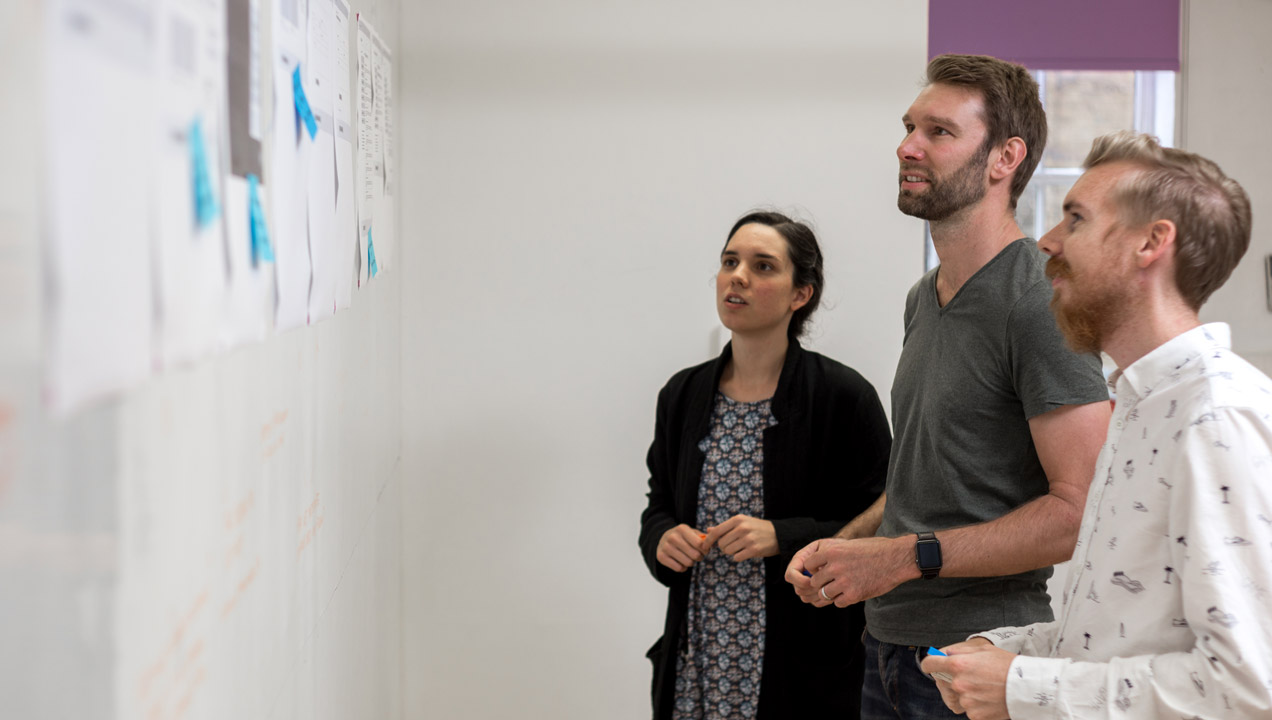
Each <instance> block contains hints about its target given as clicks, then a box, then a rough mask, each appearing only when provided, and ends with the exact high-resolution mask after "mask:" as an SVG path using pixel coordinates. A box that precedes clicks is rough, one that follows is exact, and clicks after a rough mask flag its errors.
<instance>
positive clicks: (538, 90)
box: [399, 0, 926, 719]
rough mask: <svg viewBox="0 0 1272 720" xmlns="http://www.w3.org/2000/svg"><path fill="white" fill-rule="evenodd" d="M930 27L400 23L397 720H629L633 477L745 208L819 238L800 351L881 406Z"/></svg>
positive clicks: (852, 13) (723, 20) (885, 15)
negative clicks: (875, 392) (908, 152)
mask: <svg viewBox="0 0 1272 720" xmlns="http://www.w3.org/2000/svg"><path fill="white" fill-rule="evenodd" d="M925 28H926V3H920V2H906V3H867V2H843V1H842V0H837V1H831V0H818V1H810V2H803V3H798V4H792V3H771V2H760V1H759V0H732V1H726V0H707V1H700V2H694V3H675V2H665V1H664V2H644V3H618V2H585V1H583V0H574V1H571V0H553V1H550V2H540V3H533V4H514V3H500V4H496V3H491V2H472V1H471V0H468V1H461V0H451V1H434V2H428V3H403V9H402V45H401V47H402V51H401V53H400V54H399V60H400V62H401V68H400V70H401V79H402V92H401V94H400V95H399V97H400V98H402V103H403V106H402V120H403V122H402V126H401V127H402V133H401V136H402V145H401V147H402V167H403V176H402V196H403V197H406V198H412V201H411V202H410V203H406V207H404V208H403V210H402V223H403V224H402V228H403V237H404V238H405V240H404V242H403V243H402V273H403V275H404V277H407V278H409V281H408V282H404V284H403V313H402V317H403V323H404V325H403V344H402V367H403V380H404V382H403V475H404V487H403V495H402V502H403V506H402V512H403V517H404V523H403V535H404V541H405V550H404V557H403V562H404V565H405V577H404V581H403V582H404V586H403V591H404V596H403V604H404V612H405V613H406V617H405V629H406V634H405V643H406V684H405V685H406V693H407V695H406V701H405V702H406V710H407V715H408V716H409V717H412V718H450V717H463V718H505V717H523V718H535V717H543V718H589V719H590V718H643V717H647V716H648V707H649V694H648V688H649V682H650V668H649V664H648V662H647V661H646V660H645V659H644V657H643V655H644V651H645V649H646V648H647V647H648V646H649V645H650V644H651V643H652V642H653V641H654V639H655V638H656V637H657V636H658V635H659V633H660V632H661V625H662V614H663V611H664V608H665V604H664V603H665V594H664V592H663V590H662V588H661V586H659V585H658V584H657V583H656V582H655V581H654V580H653V579H652V578H651V577H650V576H649V574H648V572H647V570H646V569H645V568H644V565H643V564H642V562H641V560H640V556H639V552H638V550H637V547H636V535H637V530H638V516H639V514H640V511H641V510H642V509H643V507H644V492H645V489H646V479H647V476H646V474H645V469H644V453H645V450H646V449H647V447H648V443H649V441H650V439H651V436H652V431H653V412H654V401H655V396H656V393H657V391H658V389H659V387H661V385H662V383H663V382H664V381H665V380H666V379H667V377H668V376H670V375H671V374H672V373H673V372H674V371H675V370H677V369H679V368H681V367H684V366H686V365H689V364H692V363H697V362H701V361H703V360H706V359H708V357H709V356H710V355H711V354H712V353H713V352H714V350H715V346H714V343H715V342H716V341H717V340H713V337H712V333H713V329H714V328H716V327H717V326H718V323H717V320H716V318H715V312H714V303H713V290H712V285H711V277H712V274H713V271H714V269H715V267H716V263H717V258H718V254H719V251H720V249H721V247H722V246H723V243H724V240H725V238H724V234H725V233H726V232H727V231H728V228H729V227H730V225H731V224H732V222H733V220H734V219H736V218H737V217H738V216H739V215H740V214H741V213H743V212H744V211H746V210H748V209H750V208H752V207H754V206H756V205H764V204H775V205H777V206H778V207H782V208H793V209H794V210H795V211H796V212H799V213H800V214H802V215H805V216H806V217H811V218H812V219H813V220H814V221H815V222H816V225H817V228H818V229H819V231H820V235H821V238H822V240H823V244H824V246H825V251H826V255H827V257H828V271H827V276H828V283H829V286H828V292H827V297H826V304H825V305H824V306H823V310H822V311H821V313H820V314H819V317H820V321H819V323H818V325H817V328H816V329H815V331H814V332H815V334H814V338H813V342H812V344H813V345H814V346H815V347H817V348H819V349H821V350H823V351H825V352H827V353H829V354H830V355H832V356H834V357H837V358H839V359H841V360H842V361H844V362H846V363H848V364H850V365H853V366H856V367H857V368H858V369H859V370H860V371H861V372H862V373H863V374H864V375H865V376H866V377H867V378H868V379H870V380H871V381H872V382H873V383H874V384H875V386H876V387H877V388H880V389H881V390H882V392H883V393H884V397H885V403H886V402H887V400H886V393H887V388H889V387H890V385H891V379H892V373H893V368H894V365H895V362H896V357H897V355H898V353H899V350H900V345H901V313H902V304H903V301H904V294H905V291H906V289H907V288H908V287H909V285H910V284H911V283H912V282H913V281H914V280H915V279H916V278H917V276H918V275H919V274H920V273H921V271H922V262H923V259H922V258H923V255H922V226H921V224H920V223H919V222H918V221H916V220H913V219H911V218H907V217H904V216H902V215H901V214H900V213H899V212H898V211H897V210H896V205H895V202H896V200H895V198H896V192H897V191H896V181H895V173H896V158H895V155H894V149H895V147H896V144H897V143H898V142H899V140H900V139H901V137H902V134H903V130H902V128H901V123H900V116H901V114H902V113H903V112H904V111H905V109H906V107H908V105H909V103H910V102H911V101H912V100H913V98H914V95H915V94H916V93H917V91H918V87H919V85H918V84H919V80H920V78H921V76H922V71H923V67H924V63H925V46H926V29H925Z"/></svg>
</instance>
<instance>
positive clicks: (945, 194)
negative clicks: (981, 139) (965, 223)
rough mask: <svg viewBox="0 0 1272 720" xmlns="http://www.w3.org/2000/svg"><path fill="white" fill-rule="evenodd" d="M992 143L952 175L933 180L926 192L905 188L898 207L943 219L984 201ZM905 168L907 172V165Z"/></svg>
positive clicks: (923, 216) (921, 216)
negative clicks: (914, 193) (987, 160)
mask: <svg viewBox="0 0 1272 720" xmlns="http://www.w3.org/2000/svg"><path fill="white" fill-rule="evenodd" d="M988 157H989V146H984V147H982V148H981V149H980V152H978V153H976V155H974V156H973V157H972V158H971V159H970V160H968V161H967V162H966V163H964V164H963V166H962V167H960V168H959V169H958V170H955V171H954V174H952V175H950V176H949V177H948V178H944V179H938V178H932V179H931V180H929V184H930V185H931V187H929V188H928V192H926V193H923V194H922V195H910V194H908V193H909V191H907V190H902V191H900V192H899V193H898V194H897V208H899V209H900V210H901V212H903V213H905V214H906V215H910V216H912V217H916V218H919V219H921V220H927V221H928V222H939V221H941V220H944V219H946V218H948V217H949V216H951V215H953V214H954V213H956V212H958V211H959V210H962V209H963V208H965V207H967V206H969V205H974V204H975V203H978V202H980V200H981V198H983V197H985V192H986V190H987V188H986V187H985V160H986V159H987V158H988ZM902 172H905V171H904V169H903V170H902Z"/></svg>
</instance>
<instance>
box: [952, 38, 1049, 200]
mask: <svg viewBox="0 0 1272 720" xmlns="http://www.w3.org/2000/svg"><path fill="white" fill-rule="evenodd" d="M927 84H928V85H936V84H941V85H954V86H958V87H965V88H971V89H973V90H977V91H979V92H980V94H981V99H982V100H983V102H984V104H985V116H984V117H983V118H982V120H984V122H985V127H986V129H987V130H988V133H987V135H986V136H985V144H984V145H983V146H982V147H981V150H982V152H985V153H988V152H989V149H990V148H992V147H994V146H995V145H1000V144H1002V143H1005V142H1007V140H1008V139H1010V138H1013V137H1018V138H1020V139H1021V140H1024V141H1025V150H1026V152H1025V159H1024V160H1023V161H1021V163H1020V166H1019V167H1017V168H1016V174H1015V175H1014V176H1013V177H1012V179H1011V200H1010V202H1009V207H1010V208H1011V209H1012V210H1015V209H1016V200H1017V199H1019V198H1020V194H1021V193H1022V192H1024V190H1025V186H1026V185H1028V184H1029V179H1030V178H1032V177H1033V173H1034V169H1035V168H1037V167H1038V161H1039V160H1040V159H1041V158H1042V151H1043V150H1045V149H1046V147H1047V113H1046V111H1044V110H1043V109H1042V100H1041V99H1040V98H1039V96H1038V83H1037V82H1036V81H1035V80H1034V79H1033V76H1032V75H1030V74H1029V71H1028V70H1026V69H1025V68H1023V67H1021V66H1019V65H1017V64H1015V63H1010V62H1007V61H1006V60H999V59H998V58H995V57H990V56H988V55H937V56H936V57H934V58H932V60H931V61H930V62H929V63H928V66H927Z"/></svg>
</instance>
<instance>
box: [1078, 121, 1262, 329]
mask: <svg viewBox="0 0 1272 720" xmlns="http://www.w3.org/2000/svg"><path fill="white" fill-rule="evenodd" d="M1111 162H1128V163H1131V164H1134V165H1138V166H1139V167H1140V168H1141V171H1140V172H1138V173H1135V174H1133V175H1131V176H1129V177H1126V178H1124V179H1123V180H1122V181H1121V182H1120V183H1118V186H1117V188H1116V189H1115V190H1114V191H1113V202H1114V203H1115V204H1116V206H1117V207H1118V210H1119V215H1120V217H1121V219H1122V221H1123V222H1125V223H1127V224H1128V225H1132V226H1140V225H1145V224H1147V223H1150V222H1153V221H1155V220H1170V221H1171V222H1173V223H1174V224H1175V286H1176V287H1177V288H1178V290H1179V293H1180V295H1182V296H1183V298H1184V301H1185V302H1187V303H1188V305H1189V306H1190V307H1192V309H1193V310H1198V309H1200V308H1201V306H1202V304H1203V303H1205V302H1206V300H1208V299H1209V298H1210V295H1211V294H1212V293H1214V291H1215V290H1218V289H1219V287H1220V286H1222V285H1223V284H1224V282H1226V281H1227V280H1228V277H1229V276H1230V275H1232V271H1233V269H1234V268H1236V266H1237V263H1239V262H1240V261H1241V257H1242V256H1243V255H1245V252H1246V249H1247V248H1249V247H1250V224H1251V214H1250V198H1249V197H1248V196H1247V195H1246V192H1245V190H1243V189H1242V188H1241V185H1239V184H1238V183H1237V181H1236V180H1233V179H1232V178H1230V177H1228V176H1227V175H1225V174H1224V173H1223V170H1221V169H1220V168H1219V166H1218V165H1217V164H1215V163H1214V162H1213V161H1211V160H1207V159H1206V158H1204V157H1202V156H1200V155H1197V154H1196V153H1190V152H1186V151H1184V150H1178V149H1176V148H1167V147H1162V146H1161V144H1160V143H1158V141H1157V138H1155V137H1153V136H1151V135H1144V134H1140V133H1133V132H1130V131H1125V130H1124V131H1122V132H1117V133H1112V134H1109V135H1104V136H1101V137H1098V138H1096V139H1095V142H1093V143H1092V144H1091V152H1090V153H1088V154H1087V157H1086V160H1085V161H1084V162H1083V163H1082V166H1083V167H1084V168H1086V169H1088V170H1089V169H1091V168H1093V167H1095V166H1097V165H1102V164H1105V163H1111Z"/></svg>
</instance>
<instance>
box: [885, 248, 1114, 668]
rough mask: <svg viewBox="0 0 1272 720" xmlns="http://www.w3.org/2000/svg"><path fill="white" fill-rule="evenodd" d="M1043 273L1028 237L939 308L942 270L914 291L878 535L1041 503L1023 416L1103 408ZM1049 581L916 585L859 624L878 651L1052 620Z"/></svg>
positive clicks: (1020, 578) (1043, 577) (1028, 576)
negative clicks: (1053, 306) (1055, 311)
mask: <svg viewBox="0 0 1272 720" xmlns="http://www.w3.org/2000/svg"><path fill="white" fill-rule="evenodd" d="M1045 264H1046V256H1045V255H1044V254H1043V253H1042V252H1041V251H1040V250H1038V246H1037V243H1036V242H1035V241H1034V240H1033V239H1031V238H1022V239H1020V240H1017V241H1015V242H1014V243H1012V244H1011V245H1008V246H1007V247H1006V248H1004V249H1003V250H1002V251H1001V252H1000V253H999V254H998V255H997V256H995V257H994V259H992V260H990V261H989V263H987V264H986V265H985V266H984V267H982V268H981V269H980V270H979V271H977V272H976V274H975V275H973V276H972V277H971V278H970V279H969V280H968V281H967V283H966V284H964V285H963V287H962V288H960V289H959V291H958V293H957V294H956V295H955V296H954V297H953V298H952V299H951V300H950V302H948V303H947V304H946V305H945V307H940V304H939V302H938V301H937V294H936V276H937V273H938V272H939V271H940V269H939V268H937V269H936V270H933V271H931V272H929V273H927V274H926V275H924V276H923V278H922V279H920V280H919V282H918V283H917V284H916V285H915V286H914V287H913V288H911V289H910V292H909V295H908V296H907V297H906V304H905V340H904V344H903V347H902V350H901V359H900V361H899V362H898V363H897V372H896V378H895V380H894V381H893V384H892V420H893V426H894V429H895V432H894V435H895V439H894V440H893V443H892V455H891V458H890V460H889V464H888V485H887V492H888V502H887V504H886V505H885V507H884V514H883V522H882V525H881V526H880V528H879V535H881V536H886V537H896V536H899V535H905V534H907V533H916V532H921V531H929V530H930V531H939V530H943V529H947V528H955V527H961V526H964V525H971V524H975V523H981V522H985V521H988V520H993V519H994V518H997V517H1000V516H1002V515H1005V514H1007V513H1008V512H1010V511H1011V510H1013V509H1015V508H1017V507H1019V506H1021V505H1023V504H1025V503H1027V502H1029V501H1030V500H1033V499H1034V498H1037V497H1039V496H1041V495H1044V494H1046V493H1047V490H1048V483H1047V477H1046V474H1045V473H1044V472H1043V470H1042V466H1041V464H1039V461H1038V453H1037V450H1036V449H1035V448H1034V444H1033V439H1032V436H1031V435H1030V431H1029V419H1030V418H1032V417H1034V416H1037V415H1041V414H1043V413H1045V412H1048V411H1050V410H1054V409H1056V408H1059V407H1062V406H1065V405H1084V404H1087V403H1092V402H1097V401H1100V400H1107V399H1108V397H1109V394H1108V387H1107V385H1106V384H1105V380H1104V376H1103V373H1102V371H1101V367H1100V360H1099V358H1098V357H1097V356H1095V355H1078V354H1076V353H1074V352H1072V351H1071V350H1069V349H1068V348H1067V347H1066V346H1065V344H1064V338H1063V336H1062V335H1061V334H1060V331H1059V329H1058V328H1057V327H1056V322H1055V318H1054V317H1053V316H1052V314H1051V311H1050V309H1049V307H1048V304H1049V303H1050V301H1051V284H1050V282H1049V281H1048V280H1047V278H1046V276H1045V274H1044V272H1043V269H1044V266H1045ZM1050 576H1051V568H1050V567H1049V566H1048V567H1046V568H1042V569H1039V570H1033V571H1030V572H1025V573H1020V574H1017V575H1010V576H1005V577H991V578H944V577H940V578H936V579H933V580H913V581H910V582H907V583H903V584H902V585H900V586H898V587H897V588H895V589H894V590H892V591H891V592H889V593H887V594H886V595H883V596H882V597H878V598H875V599H873V600H870V601H868V602H867V603H866V626H867V628H868V630H869V632H870V634H871V635H873V636H874V637H875V638H876V639H878V640H881V641H883V642H888V643H893V644H898V645H922V646H926V645H946V644H950V643H954V642H960V641H962V640H965V639H967V636H968V635H971V634H972V633H977V632H983V631H985V630H988V629H992V628H998V627H1004V626H1019V625H1028V624H1030V623H1034V622H1041V621H1048V620H1052V619H1053V617H1052V612H1051V606H1050V598H1049V596H1048V595H1047V589H1046V583H1047V578H1049V577H1050Z"/></svg>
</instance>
